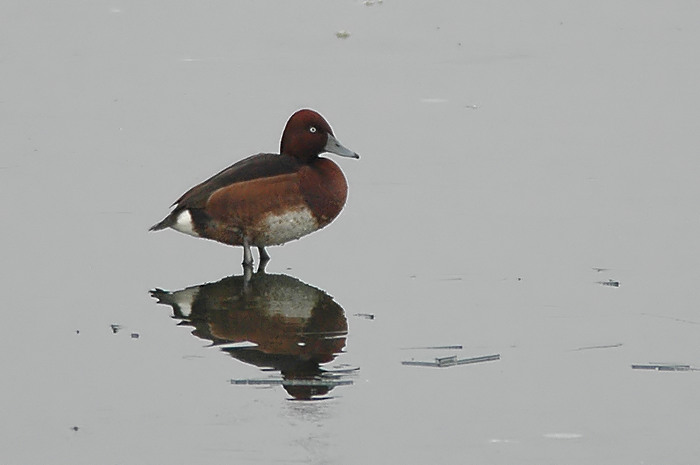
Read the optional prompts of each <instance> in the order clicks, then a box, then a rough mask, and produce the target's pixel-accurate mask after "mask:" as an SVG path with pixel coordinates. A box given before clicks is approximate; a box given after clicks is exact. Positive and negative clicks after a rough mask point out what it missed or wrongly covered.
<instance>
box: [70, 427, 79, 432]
mask: <svg viewBox="0 0 700 465" xmlns="http://www.w3.org/2000/svg"><path fill="white" fill-rule="evenodd" d="M70 429H72V430H73V431H78V430H79V429H80V428H79V427H77V426H71V427H70Z"/></svg>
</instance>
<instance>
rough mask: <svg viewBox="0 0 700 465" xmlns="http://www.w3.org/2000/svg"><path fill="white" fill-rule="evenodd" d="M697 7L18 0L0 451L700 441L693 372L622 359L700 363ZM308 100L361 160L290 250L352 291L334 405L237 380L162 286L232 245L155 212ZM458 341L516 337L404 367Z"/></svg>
mask: <svg viewBox="0 0 700 465" xmlns="http://www.w3.org/2000/svg"><path fill="white" fill-rule="evenodd" d="M698 24H700V6H699V5H698V4H697V3H696V2H690V1H680V0H679V1H666V2H655V1H631V0H630V1H622V0H620V1H613V2H610V1H585V2H584V1H580V2H554V1H533V2H518V1H497V2H491V1H484V2H481V1H475V2H461V1H452V2H398V1H397V2H394V1H386V2H384V3H382V4H375V5H373V6H366V5H364V4H363V3H362V2H359V1H297V2H283V1H278V2H272V1H264V2H248V1H236V2H231V1H226V2H224V1H211V2H204V3H202V2H183V1H151V2H124V1H113V2H102V1H95V2H82V1H64V2H38V1H21V2H20V1H4V2H2V4H1V5H0V83H1V85H0V122H1V124H0V198H2V199H3V201H2V205H1V206H0V208H1V210H0V212H1V213H2V217H3V227H2V245H0V254H1V257H0V282H1V283H2V289H3V292H2V296H3V303H4V305H3V309H4V312H3V313H4V314H3V321H2V325H0V357H1V359H0V366H2V370H3V373H2V376H1V377H0V392H1V393H2V395H1V396H0V414H1V416H2V421H1V422H0V450H2V457H3V459H2V461H3V463H7V464H45V463H53V464H94V463H114V464H118V463H125V464H126V463H128V464H141V463H143V464H152V463H193V462H197V463H314V464H316V463H319V464H320V463H348V464H351V463H358V464H359V463H380V462H388V461H391V462H394V463H416V464H419V463H503V464H511V463H513V464H514V463H518V464H549V463H551V464H559V463H569V464H590V463H595V464H608V463H609V464H639V463H645V464H653V463H664V464H684V463H694V462H696V461H697V457H698V456H699V455H700V442H699V441H698V431H699V426H700V425H699V423H700V417H699V416H698V411H699V408H700V401H699V400H698V395H697V392H698V382H699V380H700V378H698V376H700V375H698V374H697V373H696V372H692V371H691V372H683V373H678V372H671V373H667V372H663V373H662V372H646V371H637V370H632V369H631V364H633V363H647V362H675V363H685V364H690V365H693V364H700V362H699V360H700V346H699V344H698V335H699V331H700V326H699V325H700V315H698V307H697V305H698V297H699V294H700V290H699V289H700V286H698V282H700V281H699V280H700V270H699V269H698V263H699V259H700V256H699V255H700V247H699V246H698V245H699V244H698V241H699V240H700V216H699V215H698V213H697V211H698V208H697V205H698V202H697V199H698V192H699V190H700V188H699V187H698V182H697V175H698V172H700V158H699V157H698V153H697V152H698V146H699V140H698V130H697V128H698V121H699V117H700V92H699V91H698V82H700V60H698V44H699V43H700V40H699V39H700V33H699V32H698ZM341 30H347V31H348V32H350V36H349V37H348V38H346V39H339V38H337V37H336V32H338V31H341ZM301 107H311V108H314V109H316V110H318V111H319V112H321V113H322V114H323V115H324V116H325V117H326V118H327V119H328V121H329V122H330V123H331V125H332V126H333V128H334V130H335V133H336V135H337V136H338V138H339V139H340V140H341V141H342V142H343V143H344V144H345V145H346V146H347V147H349V148H351V149H352V150H355V151H357V152H358V153H360V154H361V156H362V158H361V159H360V160H359V161H355V160H344V159H343V160H338V163H339V164H340V165H341V167H342V168H343V170H344V172H345V173H346V176H347V178H348V180H349V184H350V194H349V200H348V204H347V206H346V209H345V211H344V212H343V213H342V214H341V216H340V217H339V218H338V219H337V220H336V221H335V222H334V223H333V224H331V225H330V226H329V227H328V228H327V229H326V230H324V231H322V232H319V233H316V234H314V235H312V236H310V237H308V238H305V239H303V240H301V241H299V242H294V243H291V244H288V245H286V246H284V247H279V248H273V249H271V250H270V252H271V254H272V257H273V259H272V262H271V263H270V265H269V267H268V270H269V271H270V272H284V273H287V274H289V275H292V276H295V277H297V278H299V279H301V280H302V281H304V282H306V283H308V284H310V285H312V286H315V287H318V288H321V289H323V290H325V291H326V292H327V293H328V294H330V295H332V296H333V297H334V298H335V299H336V301H337V302H338V303H339V304H340V305H342V306H343V307H344V309H345V312H346V314H347V317H348V322H349V335H348V343H347V347H346V353H344V354H342V355H341V356H339V357H338V359H337V362H338V363H347V364H349V365H352V366H359V367H360V371H359V373H358V374H357V375H355V377H354V385H353V386H344V387H338V388H336V389H334V390H333V391H332V393H331V394H332V395H333V397H334V398H333V399H330V400H326V401H321V402H293V401H290V400H288V397H289V396H288V395H286V393H285V392H284V391H283V390H282V389H281V388H279V387H274V388H266V389H262V388H254V387H248V386H232V385H230V384H229V383H228V380H229V379H231V378H246V377H260V376H261V372H260V370H259V369H257V368H255V367H252V366H249V365H245V364H243V363H241V362H238V361H236V360H233V359H232V358H231V357H229V356H227V355H225V354H224V353H222V352H221V351H219V350H217V349H215V348H210V347H206V345H207V343H206V341H203V340H201V339H198V338H196V337H194V336H192V335H191V334H190V330H191V328H188V327H183V326H176V321H175V320H173V319H171V317H170V311H169V309H168V308H167V307H163V306H158V305H156V304H155V302H154V301H153V300H152V299H151V298H150V297H149V296H148V290H149V289H152V288H154V287H162V288H165V289H171V290H175V289H180V288H183V287H186V286H191V285H196V284H200V283H204V282H210V281H218V280H219V279H221V278H222V277H225V276H228V275H230V274H234V273H240V265H239V263H240V260H241V251H240V249H232V248H227V247H225V246H222V245H219V244H215V243H212V242H208V241H203V240H194V239H192V238H190V237H187V236H184V235H181V234H177V233H175V232H171V231H168V232H161V233H158V234H149V233H147V232H146V229H147V228H148V226H150V225H151V224H153V223H154V222H156V221H158V220H160V219H161V218H162V217H163V216H164V215H165V213H166V212H167V206H168V205H169V204H170V203H171V202H172V201H173V200H175V199H176V198H177V197H178V196H179V195H180V194H181V193H182V192H184V191H185V190H186V189H187V188H189V187H190V186H192V185H194V184H195V183H197V182H200V181H201V180H203V179H205V178H206V177H208V176H209V175H211V174H213V173H215V172H217V171H218V170H220V169H221V168H224V167H225V166H227V165H229V164H231V163H233V162H235V161H237V160H238V159H240V158H243V157H244V156H247V155H249V154H253V153H257V152H262V151H271V152H274V151H276V150H277V148H278V143H279V137H280V134H281V131H282V128H283V125H284V122H285V121H286V119H287V118H288V117H289V115H290V114H291V113H292V112H293V111H295V110H296V109H298V108H301ZM593 267H601V268H607V269H608V270H606V271H601V272H596V271H594V270H593V269H592V268H593ZM608 279H615V280H619V281H620V283H621V286H620V287H619V288H612V287H607V286H601V285H600V284H598V283H597V282H598V281H606V280H608ZM356 313H371V314H374V315H375V316H376V318H375V319H374V320H366V319H363V318H359V317H355V316H353V315H354V314H356ZM110 324H119V325H122V327H123V328H124V330H123V331H121V332H119V333H117V334H113V333H112V331H111V329H110ZM78 332H79V333H78ZM132 332H134V333H138V334H139V335H140V337H139V338H138V339H132V338H131V337H130V336H129V335H130V333H132ZM444 344H462V345H463V346H464V349H463V350H461V351H457V353H454V354H455V355H459V356H460V357H468V356H476V355H485V354H489V353H500V354H501V357H502V359H501V360H500V361H498V362H490V363H484V364H481V365H473V366H463V367H452V368H447V369H429V368H415V367H406V366H402V365H401V364H400V362H401V361H402V360H405V359H407V358H410V357H414V356H415V357H416V358H421V359H430V358H432V357H435V356H441V355H451V354H453V353H443V352H440V353H433V352H430V351H422V352H418V353H411V352H410V351H404V350H401V349H402V348H405V347H413V346H421V345H444ZM598 346H608V347H607V348H600V347H598ZM594 347H598V348H594ZM75 426H77V427H78V430H77V431H75V430H74V429H73V427H75Z"/></svg>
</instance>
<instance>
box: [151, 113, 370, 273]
mask: <svg viewBox="0 0 700 465" xmlns="http://www.w3.org/2000/svg"><path fill="white" fill-rule="evenodd" d="M323 153H332V154H335V155H339V156H341V157H347V158H355V159H357V158H360V157H359V155H358V154H357V153H355V152H353V151H352V150H350V149H348V148H346V147H345V146H343V145H342V144H341V143H340V142H339V141H338V139H337V138H336V137H335V135H334V134H333V130H332V129H331V126H330V125H329V124H328V122H327V121H326V120H325V119H324V118H323V117H322V116H321V115H320V114H319V113H317V112H316V111H314V110H311V109H301V110H298V111H296V112H295V113H294V114H293V115H292V116H291V117H290V118H289V120H288V121H287V124H286V125H285V127H284V131H283V133H282V138H281V141H280V153H279V154H273V153H259V154H257V155H252V156H249V157H248V158H245V159H243V160H241V161H239V162H237V163H234V164H233V165H231V166H229V167H228V168H226V169H224V170H222V171H220V172H219V173H217V174H215V175H214V176H212V177H210V178H209V179H207V180H206V181H204V182H202V183H200V184H197V185H196V186H194V187H192V188H191V189H190V190H188V191H187V192H185V193H184V194H183V195H182V196H181V197H180V198H179V199H177V200H176V201H175V202H174V203H173V204H172V205H171V208H172V211H171V212H170V213H169V214H168V215H167V216H166V217H165V218H164V219H163V220H162V221H160V222H158V223H156V224H154V225H153V226H151V228H150V229H149V230H150V231H159V230H163V229H167V228H170V229H174V230H176V231H179V232H181V233H184V234H188V235H190V236H194V237H200V238H204V239H210V240H214V241H217V242H220V243H223V244H227V245H231V246H241V247H243V265H244V267H246V266H252V265H253V255H252V252H251V247H257V249H258V253H259V259H260V263H261V265H262V264H263V263H266V262H267V261H268V260H270V255H269V254H268V252H267V250H266V249H265V248H266V247H268V246H276V245H282V244H285V243H287V242H290V241H293V240H296V239H299V238H301V237H304V236H306V235H308V234H310V233H312V232H314V231H317V230H319V229H321V228H324V227H325V226H327V225H328V224H330V223H331V222H332V221H333V220H334V219H335V218H336V217H337V216H338V215H339V214H340V212H341V210H342V209H343V207H344V206H345V202H346V200H347V195H348V183H347V180H346V179H345V176H344V174H343V172H342V170H341V169H340V167H339V166H338V165H337V164H335V163H334V162H333V161H332V160H330V159H329V158H326V157H321V156H320V155H321V154H323Z"/></svg>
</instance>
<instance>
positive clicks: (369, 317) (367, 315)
mask: <svg viewBox="0 0 700 465" xmlns="http://www.w3.org/2000/svg"><path fill="white" fill-rule="evenodd" d="M353 316H358V317H360V318H364V319H365V320H374V314H373V313H355V314H354V315H353Z"/></svg>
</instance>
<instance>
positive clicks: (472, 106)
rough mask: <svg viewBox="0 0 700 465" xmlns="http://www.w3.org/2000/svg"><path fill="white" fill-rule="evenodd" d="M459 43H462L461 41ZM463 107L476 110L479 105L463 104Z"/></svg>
mask: <svg viewBox="0 0 700 465" xmlns="http://www.w3.org/2000/svg"><path fill="white" fill-rule="evenodd" d="M459 45H462V44H461V43H460V44H459ZM464 108H469V109H470V110H478V109H479V107H478V106H476V105H464Z"/></svg>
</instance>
